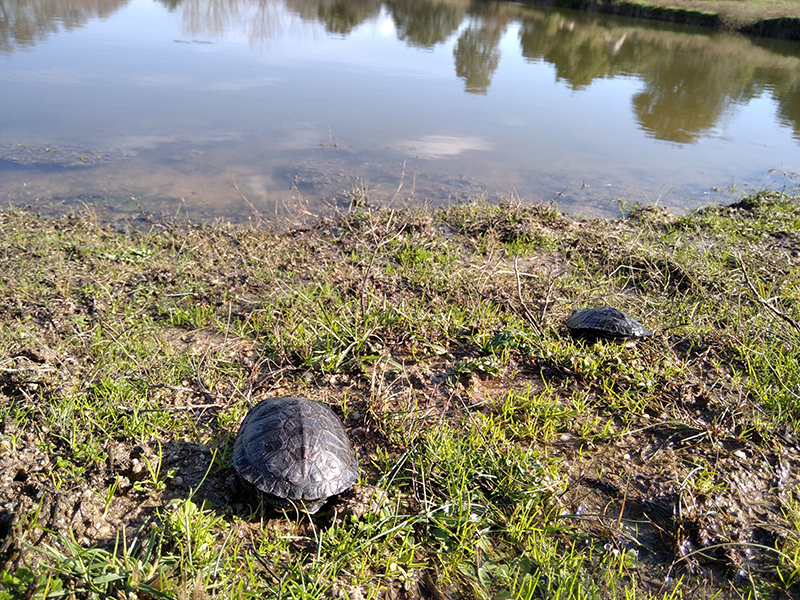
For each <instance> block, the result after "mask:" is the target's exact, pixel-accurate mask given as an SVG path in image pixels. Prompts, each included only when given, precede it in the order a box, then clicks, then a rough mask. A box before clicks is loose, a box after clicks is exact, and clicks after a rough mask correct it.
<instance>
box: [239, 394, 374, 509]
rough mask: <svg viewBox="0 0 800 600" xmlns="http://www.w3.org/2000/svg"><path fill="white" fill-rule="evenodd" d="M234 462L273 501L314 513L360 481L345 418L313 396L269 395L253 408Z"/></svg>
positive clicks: (242, 427) (267, 498)
mask: <svg viewBox="0 0 800 600" xmlns="http://www.w3.org/2000/svg"><path fill="white" fill-rule="evenodd" d="M233 466H234V468H235V469H236V471H237V473H238V474H239V476H240V477H241V478H242V479H244V480H246V481H249V482H250V483H252V484H253V485H254V486H256V488H258V489H259V490H260V491H261V492H263V494H264V499H265V500H266V501H267V502H269V503H270V504H273V505H274V506H277V507H279V508H291V507H292V506H296V507H297V508H299V509H301V510H303V511H305V512H307V513H308V514H313V513H315V512H317V511H318V510H319V509H320V507H322V505H323V504H325V502H326V501H327V499H328V498H329V497H330V496H334V495H336V494H339V493H341V492H343V491H344V490H346V489H347V488H349V487H350V486H352V485H353V484H354V483H355V482H356V480H358V460H357V458H356V453H355V451H354V450H353V446H352V444H351V443H350V440H349V438H348V437H347V432H346V431H345V429H344V426H343V425H342V422H341V421H340V420H339V418H338V417H337V416H336V414H335V413H334V412H333V411H332V410H331V409H330V408H329V407H328V406H327V405H325V404H323V403H321V402H316V401H314V400H309V399H307V398H267V399H266V400H262V401H261V402H259V403H258V404H257V405H256V406H255V407H253V409H252V410H251V411H250V412H249V413H247V416H246V417H245V418H244V420H243V421H242V424H241V426H240V427H239V433H238V435H237V436H236V441H235V442H234V445H233Z"/></svg>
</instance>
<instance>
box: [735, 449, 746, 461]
mask: <svg viewBox="0 0 800 600" xmlns="http://www.w3.org/2000/svg"><path fill="white" fill-rule="evenodd" d="M733 455H734V456H735V457H736V458H739V459H741V460H747V454H746V453H745V451H744V450H736V451H735V452H734V453H733Z"/></svg>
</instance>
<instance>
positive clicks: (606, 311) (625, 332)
mask: <svg viewBox="0 0 800 600" xmlns="http://www.w3.org/2000/svg"><path fill="white" fill-rule="evenodd" d="M567 329H569V332H570V333H571V334H572V335H573V337H576V338H583V339H588V340H597V339H598V338H606V339H614V340H634V341H635V340H638V339H641V338H643V337H647V336H650V335H653V334H652V333H650V331H648V330H647V329H646V328H645V326H644V325H642V324H641V323H639V321H637V320H636V319H634V318H632V317H631V316H629V315H626V314H625V313H624V312H622V311H621V310H619V309H618V308H613V307H611V306H598V307H596V308H587V309H586V310H574V311H572V314H571V315H570V316H569V317H568V318H567Z"/></svg>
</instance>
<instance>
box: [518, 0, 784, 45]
mask: <svg viewBox="0 0 800 600" xmlns="http://www.w3.org/2000/svg"><path fill="white" fill-rule="evenodd" d="M522 3H523V4H533V5H538V6H553V7H556V8H568V9H572V10H581V11H586V12H599V13H604V14H612V15H618V16H625V17H633V18H640V19H651V20H655V21H664V22H669V23H678V24H683V25H696V26H700V27H708V28H711V29H717V30H721V31H728V32H733V33H740V34H743V35H748V36H754V37H764V38H771V39H782V40H787V41H798V40H800V16H797V17H770V18H763V19H755V20H754V19H746V20H742V19H741V18H738V19H737V18H734V17H732V16H730V15H726V14H725V13H722V12H715V11H707V10H699V9H692V8H683V7H676V6H660V5H657V4H650V3H646V2H636V1H632V2H629V1H622V2H618V1H616V0H522Z"/></svg>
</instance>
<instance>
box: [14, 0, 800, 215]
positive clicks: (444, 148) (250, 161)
mask: <svg viewBox="0 0 800 600" xmlns="http://www.w3.org/2000/svg"><path fill="white" fill-rule="evenodd" d="M0 5H2V8H3V11H4V12H0V14H4V15H7V16H6V17H5V18H4V19H0V89H1V90H2V92H0V106H1V107H2V110H0V157H3V158H4V159H5V160H0V193H2V194H3V198H4V199H6V200H10V201H12V202H31V201H34V200H37V199H46V198H53V199H55V200H56V201H58V200H61V199H64V200H67V199H70V198H74V197H76V196H82V197H84V198H90V199H97V198H107V199H108V201H109V202H112V203H114V204H116V205H120V206H124V205H125V204H126V203H127V204H130V205H132V206H134V207H135V206H136V205H137V204H140V205H141V206H142V207H144V208H145V209H147V210H152V211H154V212H158V211H164V212H168V213H173V214H174V213H177V212H180V211H185V212H188V213H189V215H190V216H192V217H194V218H201V219H208V218H213V217H215V216H223V217H227V218H232V219H242V218H246V217H247V216H248V215H251V214H252V213H253V211H258V212H259V213H260V214H264V215H275V214H278V215H288V216H293V215H296V214H298V213H299V212H302V211H306V210H311V211H312V212H313V211H316V210H318V209H319V208H320V207H321V206H323V205H325V204H335V203H340V204H341V203H346V202H347V199H348V193H350V192H352V191H353V190H361V189H363V188H367V189H368V191H369V194H370V196H371V198H372V199H373V200H375V201H377V202H388V201H390V200H392V199H394V201H395V202H396V203H397V202H400V201H406V200H407V199H409V198H412V200H413V202H416V203H418V204H434V205H435V204H442V203H447V202H454V201H458V200H460V199H463V198H465V197H467V196H470V195H477V194H482V193H485V194H488V195H489V196H490V197H495V196H496V195H497V194H505V195H514V196H516V197H519V198H520V199H522V200H523V201H531V202H538V201H544V200H550V199H553V198H557V199H558V202H559V204H560V206H561V207H562V208H564V209H565V210H569V211H573V212H579V213H587V214H597V213H605V214H614V213H615V211H616V207H615V205H614V202H613V200H614V199H615V198H617V197H623V198H626V199H632V200H637V201H642V202H647V203H652V202H659V203H660V204H665V205H667V206H670V207H674V208H681V207H684V206H687V207H692V206H697V205H699V204H703V203H707V202H710V201H714V200H716V199H720V198H721V199H724V193H722V194H720V193H714V192H711V188H712V187H713V186H719V187H725V186H727V185H728V184H729V183H731V182H733V183H734V184H736V185H750V186H753V187H761V186H767V185H769V186H771V187H780V186H783V185H784V183H785V182H786V179H785V177H784V175H783V173H784V172H786V171H788V172H792V171H797V170H798V164H800V85H798V83H799V82H798V80H800V47H799V46H798V44H791V43H784V42H776V41H767V40H752V39H748V38H743V37H739V36H728V35H722V34H716V33H712V32H709V31H704V30H698V29H687V28H677V27H671V26H667V25H664V24H658V23H648V22H642V21H631V20H625V19H618V18H611V17H605V16H600V15H593V14H583V13H574V12H568V11H554V10H545V9H541V8H534V7H529V6H520V5H515V4H510V3H509V4H485V3H482V2H464V1H460V0H452V1H442V2H429V1H419V0H398V1H396V2H388V3H382V2H377V1H367V2H363V1H362V2H359V1H351V2H330V1H321V0H286V2H271V1H268V0H264V1H261V2H255V1H253V0H239V1H237V0H184V1H182V2H164V3H160V2H154V1H153V0H131V1H130V2H127V3H126V2H119V1H115V0H101V1H99V2H96V1H94V0H92V1H89V0H69V1H68V2H63V1H62V2H47V1H44V0H38V1H36V0H33V1H31V0H16V1H15V0H0ZM55 148H58V149H59V150H58V152H56V151H55V150H54V149H55ZM65 156H66V157H67V158H66V159H65V158H64V157H65ZM788 183H789V184H790V185H792V181H791V180H789V181H788ZM401 184H402V187H401ZM399 187H401V190H400V192H398V191H397V190H398V188H399ZM132 196H133V197H134V198H131V197H132ZM689 196H691V198H689Z"/></svg>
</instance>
